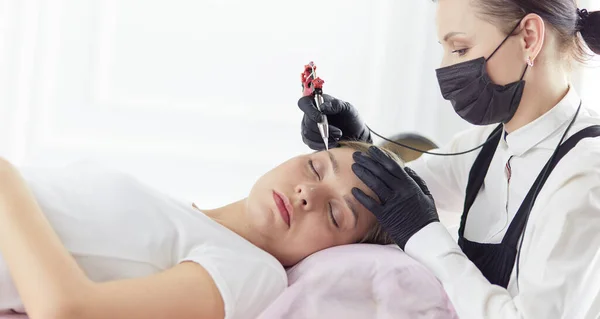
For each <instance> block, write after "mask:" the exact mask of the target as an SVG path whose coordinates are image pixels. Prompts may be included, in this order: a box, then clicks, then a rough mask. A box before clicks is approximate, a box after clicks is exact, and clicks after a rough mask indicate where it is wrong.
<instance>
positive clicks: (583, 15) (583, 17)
mask: <svg viewBox="0 0 600 319" xmlns="http://www.w3.org/2000/svg"><path fill="white" fill-rule="evenodd" d="M577 15H578V16H579V17H578V18H577V29H578V30H579V31H581V30H583V28H584V27H585V23H586V21H587V19H588V17H589V16H590V13H589V12H588V11H587V10H586V9H579V8H577Z"/></svg>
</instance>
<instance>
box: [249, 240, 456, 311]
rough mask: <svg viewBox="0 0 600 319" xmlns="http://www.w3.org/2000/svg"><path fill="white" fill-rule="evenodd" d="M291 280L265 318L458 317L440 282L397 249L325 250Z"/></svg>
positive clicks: (294, 271)
mask: <svg viewBox="0 0 600 319" xmlns="http://www.w3.org/2000/svg"><path fill="white" fill-rule="evenodd" d="M288 278H289V287H288V288H287V289H286V290H285V291H284V292H283V294H282V295H281V296H280V297H279V298H278V299H277V300H276V301H275V302H274V303H273V304H272V305H271V306H270V307H269V308H268V309H266V310H265V311H264V312H263V314H262V315H261V317H260V318H261V319H274V318H286V319H294V318H298V319H300V318H311V319H318V318H345V319H352V318H357V319H358V318H373V319H375V318H382V319H383V318H386V319H387V318H390V319H391V318H411V319H441V318H444V319H445V318H451V319H455V318H458V316H457V315H456V314H455V312H454V309H453V307H452V305H451V303H450V301H449V300H448V298H447V296H446V293H445V292H444V290H443V288H442V285H441V284H440V283H439V281H438V280H437V279H436V278H435V277H434V276H433V275H432V274H431V273H430V272H429V271H428V270H427V269H426V268H425V267H424V266H422V265H420V264H419V263H417V262H416V261H414V260H413V259H411V258H410V257H408V255H406V254H405V253H404V252H402V251H401V250H400V249H398V248H397V247H396V246H377V245H367V244H356V245H347V246H339V247H335V248H330V249H327V250H323V251H321V252H318V253H316V254H313V255H312V256H310V257H308V258H306V259H305V260H303V261H302V262H301V263H299V264H297V265H296V266H294V267H293V268H291V269H289V270H288Z"/></svg>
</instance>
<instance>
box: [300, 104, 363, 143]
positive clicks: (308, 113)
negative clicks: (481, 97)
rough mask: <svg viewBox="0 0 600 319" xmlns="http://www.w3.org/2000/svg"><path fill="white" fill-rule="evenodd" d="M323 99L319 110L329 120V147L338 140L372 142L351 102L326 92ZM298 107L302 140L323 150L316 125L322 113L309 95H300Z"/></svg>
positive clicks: (321, 139)
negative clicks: (300, 112) (300, 114)
mask: <svg viewBox="0 0 600 319" xmlns="http://www.w3.org/2000/svg"><path fill="white" fill-rule="evenodd" d="M323 100H324V102H323V104H322V105H321V111H322V112H323V114H325V115H327V121H328V122H329V148H333V147H335V146H336V145H337V142H338V141H339V140H342V141H344V140H355V141H363V142H368V143H372V142H373V141H372V140H371V132H370V131H369V129H368V128H367V126H366V125H365V123H364V122H363V121H362V120H361V119H360V116H359V115H358V111H357V110H356V109H355V108H354V106H352V104H350V103H348V102H344V101H342V100H338V99H336V98H334V97H332V96H330V95H327V94H323ZM298 107H299V108H300V110H302V112H304V116H303V117H302V141H303V142H304V144H306V145H308V147H310V148H311V149H313V150H317V151H320V150H324V149H325V144H323V138H322V137H321V134H320V133H319V128H318V127H317V122H320V121H321V119H322V116H323V114H321V112H319V110H318V109H317V107H316V105H315V99H314V98H313V97H310V96H305V97H302V98H301V99H300V100H298Z"/></svg>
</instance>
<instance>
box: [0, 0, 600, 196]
mask: <svg viewBox="0 0 600 319" xmlns="http://www.w3.org/2000/svg"><path fill="white" fill-rule="evenodd" d="M592 1H594V3H595V9H600V8H599V7H600V3H599V2H600V1H597V0H588V1H587V2H584V3H582V7H588V8H589V9H594V7H593V6H591V2H592ZM434 12H435V5H434V4H433V3H432V2H431V1H423V0H421V1H405V0H371V1H364V0H363V1H361V0H328V1H317V0H304V1H293V2H292V1H276V0H253V1H248V0H245V1H242V0H203V1H197V0H169V1H166V0H163V1H159V0H119V1H117V0H95V1H94V0H45V1H44V0H0V156H4V157H6V158H8V159H9V160H11V161H12V162H14V163H16V164H17V165H21V166H32V165H33V166H57V165H64V164H66V163H69V162H73V161H76V160H79V159H82V158H93V159H96V160H98V161H101V162H104V163H107V164H109V165H112V166H117V167H119V168H122V169H124V170H126V171H128V172H131V173H132V174H134V175H137V176H139V177H140V178H142V179H143V180H145V181H147V182H148V183H151V184H153V185H155V186H158V187H161V188H162V189H164V190H166V191H168V192H171V193H174V194H176V195H178V196H183V197H188V198H190V199H193V200H195V201H197V202H198V203H199V205H200V206H201V207H207V208H208V207H215V206H218V205H222V204H225V203H227V202H230V201H233V200H236V199H240V198H242V197H244V196H245V195H246V194H247V192H248V190H249V188H250V187H251V186H252V184H253V182H254V180H255V179H256V178H257V177H258V176H260V175H261V174H262V173H264V172H265V171H267V170H269V169H271V168H272V167H274V166H275V165H277V164H279V163H281V162H282V161H284V160H286V159H288V158H290V157H292V156H295V155H298V154H300V153H303V152H308V151H310V150H308V149H307V148H306V147H305V146H304V145H303V144H302V142H301V138H300V119H301V115H302V114H301V112H300V111H299V110H298V108H297V106H296V102H297V99H298V98H299V97H300V94H301V87H300V80H299V79H300V73H301V71H302V68H303V66H304V64H306V63H307V62H309V61H311V60H313V61H315V62H316V63H317V66H318V75H319V76H320V77H322V78H323V79H324V80H325V86H324V90H325V92H326V93H327V92H329V93H331V94H333V95H335V96H336V97H338V98H342V99H345V100H348V101H351V102H352V103H353V104H354V105H355V106H356V107H357V108H359V110H360V112H361V114H362V115H363V117H364V119H365V120H366V121H367V123H369V124H370V126H371V127H372V128H374V129H375V130H376V131H378V132H380V133H383V134H385V135H388V136H389V135H392V134H395V133H399V132H407V131H412V132H419V133H422V134H424V135H426V136H428V137H430V138H431V139H433V140H434V141H436V142H437V143H439V144H443V143H444V142H447V141H448V140H449V139H450V137H451V136H452V135H453V134H454V133H456V132H458V131H460V130H462V129H464V128H466V127H467V124H466V123H465V122H463V121H462V120H460V119H459V118H458V116H457V115H455V114H454V112H453V110H452V107H451V106H450V105H449V104H448V103H447V102H445V101H443V100H442V99H441V97H440V94H439V88H438V86H437V82H436V78H435V72H434V69H435V68H436V67H437V65H438V64H439V60H440V46H439V44H438V43H437V39H436V36H435V25H434ZM573 81H574V82H575V83H576V85H577V87H578V88H579V91H580V93H581V94H582V96H583V98H584V100H586V101H589V102H591V101H595V102H596V103H600V93H599V92H598V89H597V88H598V83H600V68H595V69H586V71H584V72H577V73H576V76H575V78H574V79H573ZM598 109H600V104H599V105H598Z"/></svg>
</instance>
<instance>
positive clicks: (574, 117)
mask: <svg viewBox="0 0 600 319" xmlns="http://www.w3.org/2000/svg"><path fill="white" fill-rule="evenodd" d="M581 104H582V101H579V106H578V107H577V111H576V112H575V115H574V116H573V119H572V120H571V123H569V126H567V129H566V130H565V132H564V133H563V135H562V137H561V138H560V141H559V142H558V145H557V146H556V148H555V149H554V152H553V153H552V156H551V157H550V161H549V163H552V162H553V161H554V158H556V155H557V154H558V149H559V148H560V145H561V144H562V143H563V142H564V140H565V137H566V136H567V133H569V130H570V129H571V126H573V123H575V119H577V115H578V114H579V110H580V109H581ZM550 166H551V165H550V164H549V165H548V166H546V167H544V171H543V173H542V176H541V179H540V181H543V180H544V179H545V178H546V176H547V174H548V169H549V168H550ZM541 185H542V183H539V184H538V185H537V186H536V188H535V192H534V193H533V197H532V200H531V202H530V203H529V207H528V209H527V215H526V216H525V226H523V232H522V233H521V235H520V237H521V238H520V239H519V249H518V250H517V265H516V266H517V267H516V268H517V277H516V279H517V280H516V282H517V289H519V262H520V261H521V248H522V247H523V240H524V239H525V231H526V230H527V221H529V215H530V214H531V210H532V209H533V204H534V202H535V198H536V197H537V195H538V193H539V192H540V190H541Z"/></svg>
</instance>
